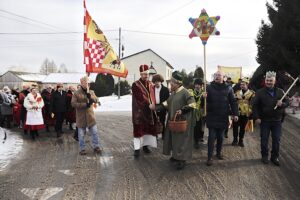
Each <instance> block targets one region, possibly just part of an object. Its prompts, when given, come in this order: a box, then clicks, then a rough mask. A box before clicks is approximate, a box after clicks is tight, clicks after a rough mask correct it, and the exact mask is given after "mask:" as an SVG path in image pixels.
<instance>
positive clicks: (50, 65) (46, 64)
mask: <svg viewBox="0 0 300 200" xmlns="http://www.w3.org/2000/svg"><path fill="white" fill-rule="evenodd" d="M55 72H57V66H56V64H55V63H54V61H53V60H52V61H49V59H48V58H46V59H45V60H44V61H43V64H42V65H41V67H40V73H41V74H46V75H47V74H49V73H55Z"/></svg>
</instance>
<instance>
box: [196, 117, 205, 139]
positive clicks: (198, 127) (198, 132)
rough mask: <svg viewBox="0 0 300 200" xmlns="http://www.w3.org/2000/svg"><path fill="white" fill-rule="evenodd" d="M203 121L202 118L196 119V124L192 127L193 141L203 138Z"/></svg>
mask: <svg viewBox="0 0 300 200" xmlns="http://www.w3.org/2000/svg"><path fill="white" fill-rule="evenodd" d="M203 121H204V120H202V118H200V120H199V121H196V125H195V127H194V140H195V142H198V141H199V140H200V139H203V135H204V131H203V127H204V126H203Z"/></svg>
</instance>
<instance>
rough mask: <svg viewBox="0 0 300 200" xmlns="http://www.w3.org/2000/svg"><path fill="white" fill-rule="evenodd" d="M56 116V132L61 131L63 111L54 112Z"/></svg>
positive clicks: (63, 117)
mask: <svg viewBox="0 0 300 200" xmlns="http://www.w3.org/2000/svg"><path fill="white" fill-rule="evenodd" d="M55 116H56V122H55V131H56V132H62V124H63V122H64V119H65V113H64V112H57V113H55Z"/></svg>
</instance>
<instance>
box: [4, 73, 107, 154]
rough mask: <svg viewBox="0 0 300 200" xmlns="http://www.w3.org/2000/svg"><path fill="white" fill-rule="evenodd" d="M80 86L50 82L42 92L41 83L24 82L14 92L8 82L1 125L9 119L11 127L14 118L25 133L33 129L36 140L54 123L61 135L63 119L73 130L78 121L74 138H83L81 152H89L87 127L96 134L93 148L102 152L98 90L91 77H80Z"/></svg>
mask: <svg viewBox="0 0 300 200" xmlns="http://www.w3.org/2000/svg"><path fill="white" fill-rule="evenodd" d="M80 82H81V83H80V85H78V86H77V90H76V89H75V88H74V87H73V86H70V87H69V88H68V90H67V91H65V90H64V88H63V84H60V83H59V84H57V85H56V89H55V90H54V89H53V88H52V87H51V86H50V85H49V86H47V87H46V88H45V89H44V90H42V92H41V94H40V93H39V89H38V86H37V85H36V84H32V85H31V86H30V87H29V86H24V87H23V90H22V91H21V92H17V93H15V94H11V92H10V90H9V88H8V87H7V86H5V87H4V89H3V91H2V92H0V106H1V126H2V127H3V125H4V122H6V123H7V126H6V127H7V128H10V127H11V122H12V121H14V122H15V123H16V125H18V126H19V127H20V128H23V130H24V134H26V135H27V133H28V132H29V133H30V136H31V138H32V139H33V140H35V139H36V137H37V136H38V135H39V134H38V131H39V130H42V129H46V131H48V132H49V131H50V130H49V128H50V127H51V126H54V129H55V132H56V136H57V137H61V135H62V133H63V128H62V127H63V123H64V121H65V120H66V122H67V123H68V124H69V129H71V130H73V129H74V128H73V126H74V125H76V131H75V133H74V138H75V139H76V140H78V141H79V148H80V154H81V155H85V154H86V151H85V141H84V135H85V132H86V129H89V132H90V133H91V134H92V136H93V140H92V142H93V148H94V151H95V152H96V153H100V152H101V149H100V140H99V136H98V131H97V126H96V120H95V116H94V110H93V107H94V106H93V105H94V104H95V105H96V104H97V103H98V98H97V97H96V95H95V93H94V92H93V91H92V90H89V89H88V88H89V87H88V77H87V76H85V77H83V78H82V79H81V80H80Z"/></svg>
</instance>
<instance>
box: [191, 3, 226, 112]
mask: <svg viewBox="0 0 300 200" xmlns="http://www.w3.org/2000/svg"><path fill="white" fill-rule="evenodd" d="M219 19H220V16H216V17H209V16H208V14H207V13H206V10H205V9H202V10H201V13H200V15H199V17H198V18H190V19H189V21H190V23H191V24H192V26H193V30H192V32H191V33H190V35H189V37H190V38H193V37H200V39H201V41H202V44H203V52H204V69H203V72H204V92H206V48H205V46H206V43H207V40H208V38H209V36H210V35H220V32H219V31H218V30H217V29H216V27H215V26H216V24H217V22H218V21H219ZM204 116H206V99H204Z"/></svg>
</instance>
